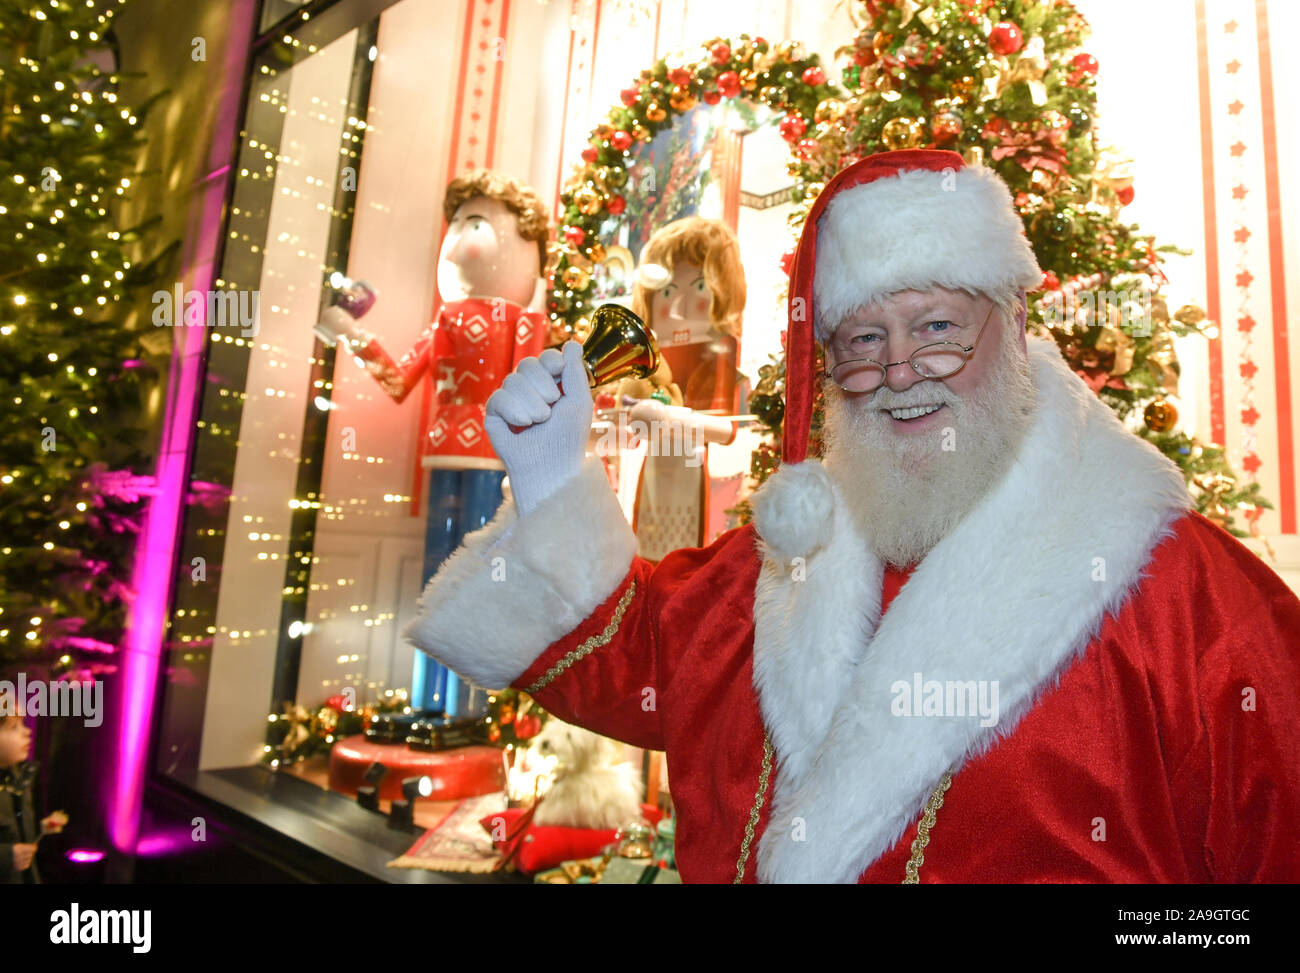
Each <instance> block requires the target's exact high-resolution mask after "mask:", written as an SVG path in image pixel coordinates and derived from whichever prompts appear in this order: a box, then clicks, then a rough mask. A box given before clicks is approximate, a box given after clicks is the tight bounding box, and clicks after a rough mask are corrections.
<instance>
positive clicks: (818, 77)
mask: <svg viewBox="0 0 1300 973" xmlns="http://www.w3.org/2000/svg"><path fill="white" fill-rule="evenodd" d="M803 83H804V84H806V85H811V86H813V87H816V86H817V85H819V84H825V83H826V72H825V71H823V70H822V69H821V68H819V67H816V66H814V67H811V68H804V72H803Z"/></svg>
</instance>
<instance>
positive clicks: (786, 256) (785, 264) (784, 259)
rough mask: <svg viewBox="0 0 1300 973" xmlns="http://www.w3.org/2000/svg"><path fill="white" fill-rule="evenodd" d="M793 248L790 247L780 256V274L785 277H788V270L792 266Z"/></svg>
mask: <svg viewBox="0 0 1300 973" xmlns="http://www.w3.org/2000/svg"><path fill="white" fill-rule="evenodd" d="M794 250H795V248H794V247H791V248H790V249H789V250H787V251H786V252H785V253H783V254H781V272H782V273H783V274H785V275H786V276H787V277H789V276H790V268H792V267H793V266H794Z"/></svg>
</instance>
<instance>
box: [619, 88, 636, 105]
mask: <svg viewBox="0 0 1300 973" xmlns="http://www.w3.org/2000/svg"><path fill="white" fill-rule="evenodd" d="M618 97H619V99H620V100H622V102H623V104H625V105H627V107H628V108H631V107H632V106H633V105H635V104H636V101H637V99H638V98H640V97H641V89H640V88H624V89H623V90H622V91H620V92H619V93H618Z"/></svg>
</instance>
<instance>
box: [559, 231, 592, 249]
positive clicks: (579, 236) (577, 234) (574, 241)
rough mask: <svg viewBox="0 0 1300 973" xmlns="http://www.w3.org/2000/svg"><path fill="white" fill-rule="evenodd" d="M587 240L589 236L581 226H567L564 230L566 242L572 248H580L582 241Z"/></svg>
mask: <svg viewBox="0 0 1300 973" xmlns="http://www.w3.org/2000/svg"><path fill="white" fill-rule="evenodd" d="M585 239H587V234H586V233H585V232H584V231H583V229H582V227H580V226H566V227H565V228H564V242H565V243H568V244H569V245H571V246H575V247H580V246H582V241H583V240H585Z"/></svg>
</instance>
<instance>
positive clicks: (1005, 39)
mask: <svg viewBox="0 0 1300 973" xmlns="http://www.w3.org/2000/svg"><path fill="white" fill-rule="evenodd" d="M1024 43H1025V35H1024V34H1022V33H1021V32H1020V28H1019V27H1017V26H1016V25H1015V24H1013V23H1012V22H1011V21H1009V20H1004V21H1001V22H1000V23H998V24H995V25H994V26H993V29H992V30H991V31H989V50H991V51H992V52H993V53H994V54H1001V55H1003V56H1004V57H1005V56H1006V55H1008V54H1014V53H1016V51H1018V50H1020V48H1021V47H1023V46H1024Z"/></svg>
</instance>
